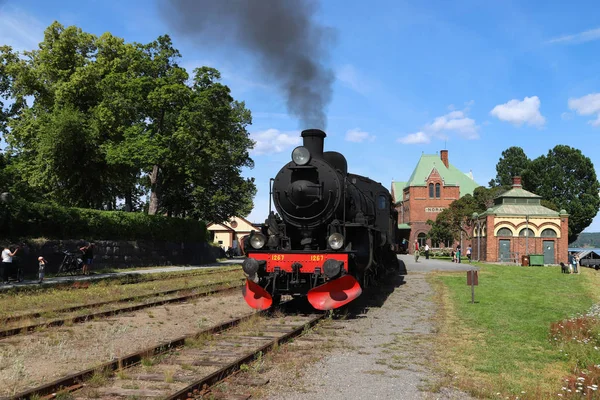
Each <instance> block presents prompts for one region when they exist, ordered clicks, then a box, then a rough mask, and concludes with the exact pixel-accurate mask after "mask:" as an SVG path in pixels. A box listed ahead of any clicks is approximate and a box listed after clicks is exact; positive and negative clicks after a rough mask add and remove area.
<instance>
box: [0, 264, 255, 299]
mask: <svg viewBox="0 0 600 400" xmlns="http://www.w3.org/2000/svg"><path fill="white" fill-rule="evenodd" d="M242 260H243V258H239V259H231V260H225V261H217V262H214V263H210V264H203V265H187V266H170V267H153V268H143V267H140V269H135V270H127V271H120V272H109V273H96V274H95V273H93V271H92V275H87V276H86V275H66V276H53V277H50V278H44V281H43V282H42V283H41V284H40V283H38V281H37V280H29V279H26V280H24V281H23V282H15V281H11V282H9V283H8V284H7V285H4V284H2V283H1V282H0V292H2V291H5V290H11V289H15V288H25V287H30V286H37V287H39V286H55V285H64V284H69V283H74V282H85V281H94V280H101V279H110V278H117V277H120V276H125V275H140V274H157V273H168V272H181V271H192V270H197V269H204V268H217V267H225V266H228V265H235V264H241V263H242Z"/></svg>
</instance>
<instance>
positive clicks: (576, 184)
mask: <svg viewBox="0 0 600 400" xmlns="http://www.w3.org/2000/svg"><path fill="white" fill-rule="evenodd" d="M523 186H524V188H525V189H526V190H529V191H531V192H534V193H536V194H538V195H540V196H542V197H543V198H544V199H545V200H548V201H549V202H551V203H553V204H555V205H556V207H560V208H561V209H562V208H564V209H565V210H566V211H567V213H568V214H569V242H573V241H574V240H575V239H577V235H579V233H581V232H582V231H583V230H584V229H585V228H586V227H588V226H589V225H590V224H591V223H592V220H593V219H594V217H595V216H596V214H597V213H598V209H599V208H600V197H599V196H598V192H599V190H600V183H599V182H598V179H597V177H596V171H595V169H594V164H593V163H592V161H591V160H590V159H589V158H588V157H586V156H584V155H583V154H582V153H581V150H578V149H575V148H572V147H570V146H566V145H558V146H555V147H554V148H553V149H551V150H550V151H548V154H547V155H545V156H540V157H538V158H536V159H535V160H533V161H532V162H531V164H530V166H529V167H528V168H527V169H526V170H525V172H524V173H523ZM546 204H547V203H546Z"/></svg>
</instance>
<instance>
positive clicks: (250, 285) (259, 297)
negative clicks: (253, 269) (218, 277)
mask: <svg viewBox="0 0 600 400" xmlns="http://www.w3.org/2000/svg"><path fill="white" fill-rule="evenodd" d="M242 294H243V295H244V300H246V303H248V305H249V306H250V307H252V308H256V309H257V310H266V309H267V308H269V307H271V305H272V304H273V298H272V297H271V295H270V294H269V292H267V291H266V290H265V289H263V288H262V287H260V286H259V285H258V284H256V283H254V282H253V281H251V280H250V279H246V286H244V287H243V288H242Z"/></svg>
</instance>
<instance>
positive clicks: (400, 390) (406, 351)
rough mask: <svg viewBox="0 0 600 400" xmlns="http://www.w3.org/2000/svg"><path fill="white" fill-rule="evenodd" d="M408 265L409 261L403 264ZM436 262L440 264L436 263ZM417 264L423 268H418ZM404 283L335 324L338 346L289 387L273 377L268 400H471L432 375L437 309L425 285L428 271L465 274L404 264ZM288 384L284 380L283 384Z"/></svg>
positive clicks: (283, 378) (442, 265)
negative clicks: (435, 270)
mask: <svg viewBox="0 0 600 400" xmlns="http://www.w3.org/2000/svg"><path fill="white" fill-rule="evenodd" d="M407 261H408V260H407ZM438 263H440V264H438ZM419 264H421V265H419ZM407 268H408V270H409V274H408V275H407V276H406V277H405V282H404V284H402V285H401V286H399V287H397V288H395V289H394V291H393V292H392V293H391V294H390V295H389V297H387V299H385V301H384V302H383V304H376V305H371V306H370V307H368V308H367V310H366V312H365V313H364V314H360V315H357V316H356V317H355V318H353V319H348V320H342V321H335V322H334V323H333V324H334V326H335V325H339V326H343V327H344V328H345V329H343V330H337V331H336V332H338V333H337V336H336V338H335V340H336V341H338V340H339V341H343V344H341V345H340V346H336V347H337V348H336V349H334V350H331V351H330V352H329V353H328V355H327V356H326V357H325V358H323V359H322V360H321V361H319V362H317V363H316V364H313V365H309V366H307V367H305V368H304V370H303V371H302V372H301V374H300V375H301V378H300V379H294V378H292V379H293V380H294V384H290V383H289V378H291V377H290V376H287V377H286V376H281V375H278V374H277V373H276V372H273V373H271V374H270V375H271V376H270V378H271V380H272V383H271V384H270V385H269V389H268V392H267V393H266V396H265V397H266V398H269V399H273V400H275V399H283V400H297V399H298V400H300V399H305V398H309V397H310V398H315V399H327V400H338V399H340V400H342V399H344V400H345V399H403V400H404V399H470V397H469V396H468V395H466V394H464V393H460V392H458V391H455V390H452V389H449V388H443V387H441V384H442V380H441V377H440V376H439V375H438V373H436V372H435V370H434V368H433V366H434V365H435V358H434V355H433V350H432V346H431V340H432V338H433V336H434V335H435V327H434V324H433V322H432V317H433V315H434V311H435V308H434V307H435V306H434V303H433V300H432V296H433V291H432V288H431V286H430V285H429V284H428V283H427V281H426V273H427V271H430V270H432V269H445V270H452V269H458V270H463V269H465V268H468V266H466V265H464V264H463V265H457V264H454V265H453V264H452V263H450V262H444V263H441V262H433V261H432V262H429V261H425V260H420V262H419V263H417V264H414V262H407ZM286 379H288V381H286Z"/></svg>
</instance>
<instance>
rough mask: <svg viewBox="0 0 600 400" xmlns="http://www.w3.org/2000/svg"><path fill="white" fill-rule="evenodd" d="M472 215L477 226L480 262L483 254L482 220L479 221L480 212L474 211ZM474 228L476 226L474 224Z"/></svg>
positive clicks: (478, 257)
mask: <svg viewBox="0 0 600 400" xmlns="http://www.w3.org/2000/svg"><path fill="white" fill-rule="evenodd" d="M472 217H473V220H475V223H476V226H477V231H476V232H477V262H479V259H480V254H481V222H480V221H479V214H477V213H476V212H474V213H473V215H472ZM473 228H475V226H473Z"/></svg>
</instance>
